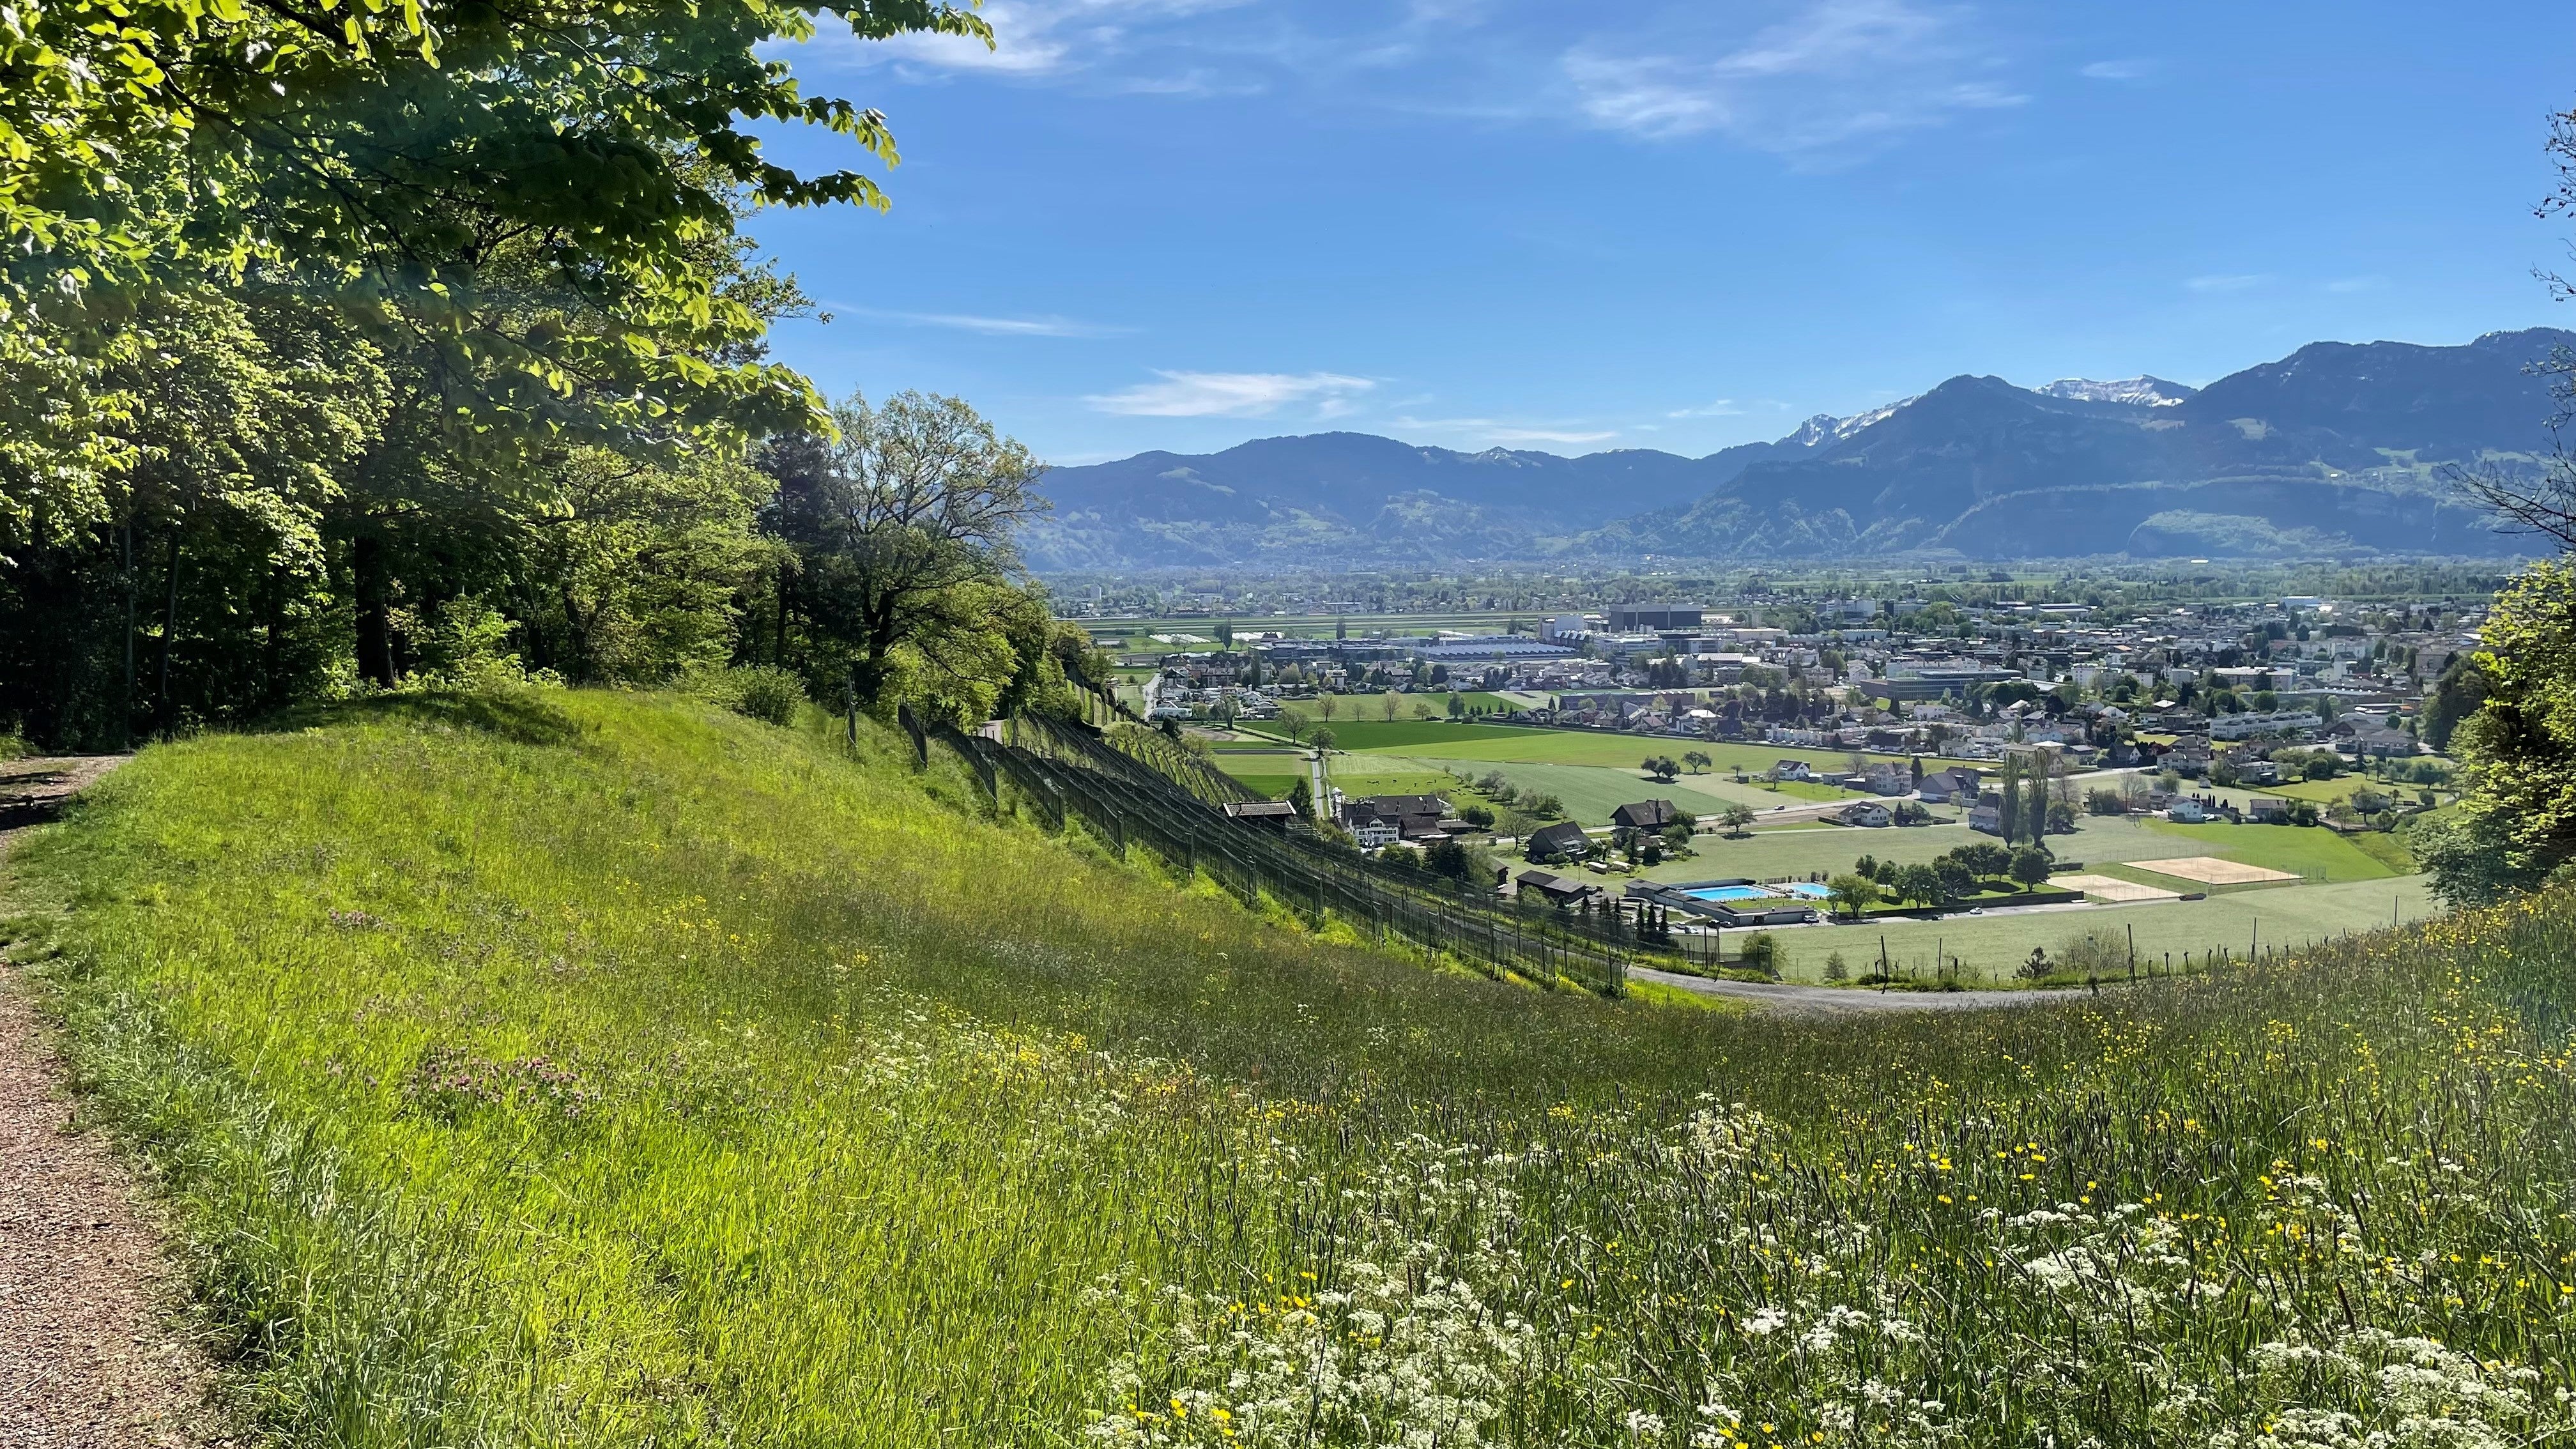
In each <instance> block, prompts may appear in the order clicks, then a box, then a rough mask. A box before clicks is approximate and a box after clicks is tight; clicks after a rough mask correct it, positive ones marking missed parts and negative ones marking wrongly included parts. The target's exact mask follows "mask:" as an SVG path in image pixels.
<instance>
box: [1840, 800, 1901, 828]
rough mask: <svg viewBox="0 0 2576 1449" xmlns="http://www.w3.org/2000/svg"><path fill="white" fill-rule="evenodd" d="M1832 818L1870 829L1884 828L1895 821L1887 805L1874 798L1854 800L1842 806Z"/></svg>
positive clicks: (1846, 823)
mask: <svg viewBox="0 0 2576 1449" xmlns="http://www.w3.org/2000/svg"><path fill="white" fill-rule="evenodd" d="M1834 818H1835V819H1837V820H1840V821H1841V822H1842V823H1844V824H1845V825H1858V826H1862V827H1864V828H1866V829H1870V830H1878V829H1881V828H1884V827H1885V826H1887V825H1890V824H1892V823H1894V821H1895V817H1894V816H1892V815H1890V814H1889V813H1888V811H1887V807H1886V806H1884V805H1881V804H1879V803H1878V802H1877V801H1875V800H1856V801H1854V802H1852V803H1851V804H1849V805H1846V806H1844V807H1843V809H1842V813H1841V814H1839V815H1837V816H1835V817H1834Z"/></svg>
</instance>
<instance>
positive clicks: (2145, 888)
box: [2048, 875, 2182, 905]
mask: <svg viewBox="0 0 2576 1449" xmlns="http://www.w3.org/2000/svg"><path fill="white" fill-rule="evenodd" d="M2048 883H2049V885H2050V886H2051V887H2053V888H2055V889H2058V890H2069V891H2082V892H2084V894H2086V895H2088V896H2092V897H2093V898H2095V899H2096V900H2105V901H2117V902H2119V903H2121V904H2124V905H2125V904H2127V903H2129V902H2131V901H2178V900H2181V899H2182V892H2180V891H2169V890H2166V889H2164V888H2163V887H2161V886H2151V885H2140V884H2138V883H2137V882H2136V881H2133V880H2121V879H2119V878H2117V877H2116V876H2107V875H2061V876H2055V877H2052V878H2051V879H2050V880H2049V882H2048Z"/></svg>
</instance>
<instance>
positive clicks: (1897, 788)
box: [1860, 762, 1914, 795]
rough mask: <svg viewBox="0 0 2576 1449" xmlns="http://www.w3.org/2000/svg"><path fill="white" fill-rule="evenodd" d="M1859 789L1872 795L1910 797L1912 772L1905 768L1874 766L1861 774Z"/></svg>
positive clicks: (1888, 765) (1912, 786) (1885, 764)
mask: <svg viewBox="0 0 2576 1449" xmlns="http://www.w3.org/2000/svg"><path fill="white" fill-rule="evenodd" d="M1860 781H1861V787H1862V788H1863V789H1865V790H1867V791H1869V793H1871V794H1873V795H1911V794H1913V793H1914V771H1913V770H1912V769H1910V768H1909V767H1907V766H1904V765H1897V764H1888V763H1885V762H1882V763H1879V764H1875V765H1872V766H1870V767H1869V769H1868V770H1867V771H1865V772H1863V773H1862V775H1861V777H1860Z"/></svg>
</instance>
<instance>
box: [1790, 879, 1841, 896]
mask: <svg viewBox="0 0 2576 1449" xmlns="http://www.w3.org/2000/svg"><path fill="white" fill-rule="evenodd" d="M1780 889H1782V890H1784V891H1787V892H1788V893H1789V894H1791V895H1793V896H1797V897H1799V898H1800V899H1802V900H1810V901H1829V900H1832V899H1833V898H1834V893H1833V892H1832V891H1830V890H1827V889H1825V888H1824V887H1823V886H1820V885H1818V884H1816V883H1815V882H1814V881H1811V880H1802V881H1792V882H1791V883H1789V884H1788V885H1785V886H1782V887H1780Z"/></svg>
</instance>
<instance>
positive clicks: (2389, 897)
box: [1727, 876, 2576, 1281]
mask: <svg viewBox="0 0 2576 1449" xmlns="http://www.w3.org/2000/svg"><path fill="white" fill-rule="evenodd" d="M2138 878H2139V879H2142V880H2155V877H2153V876H2140V877H2138ZM2158 883H2159V884H2163V885H2165V887H2166V888H2167V889H2171V890H2191V889H2200V887H2196V886H2190V885H2188V884H2186V883H2181V882H2158ZM2439 909H2440V908H2439V905H2438V903H2437V902H2435V901H2434V899H2433V897H2432V894H2431V893H2430V892H2429V891H2427V890H2426V889H2425V885H2424V878H2423V877H2422V876H2400V877H2391V878H2383V879H2379V880H2372V881H2354V882H2349V883H2345V884H2341V885H2318V886H2279V887H2273V888H2269V889H2263V890H2242V891H2220V892H2215V893H2212V894H2211V895H2210V896H2209V898H2208V899H2207V900H2199V901H2163V902H2149V903H2143V904H2139V905H2127V906H2087V907H2084V908H2081V909H2039V910H2031V911H2019V912H2013V913H2010V914H2005V915H1995V914H1988V915H1982V916H1951V917H1948V918H1946V919H1944V920H1939V921H1893V922H1887V923H1884V924H1882V923H1879V922H1871V923H1869V924H1867V925H1858V926H1800V927H1795V928H1792V929H1789V930H1784V931H1779V932H1776V933H1774V935H1775V939H1776V940H1777V941H1778V943H1779V949H1780V951H1781V953H1782V954H1781V957H1780V964H1781V974H1782V975H1783V976H1784V977H1786V978H1788V979H1790V980H1796V981H1821V980H1823V979H1824V967H1825V960H1826V958H1827V957H1828V956H1830V955H1831V954H1832V953H1834V952H1836V951H1840V952H1841V953H1843V958H1844V961H1845V963H1846V965H1847V966H1848V967H1849V969H1850V971H1851V974H1853V975H1855V976H1857V975H1860V974H1861V973H1863V972H1864V971H1867V970H1870V969H1872V968H1873V967H1874V965H1875V963H1876V962H1877V961H1878V959H1879V947H1880V942H1881V940H1882V938H1883V939H1884V940H1885V942H1886V949H1887V953H1888V956H1889V959H1890V960H1891V961H1892V962H1893V963H1895V964H1896V965H1898V966H1901V967H1906V968H1909V969H1911V970H1913V971H1914V972H1915V974H1917V975H1918V976H1920V977H1921V978H1922V979H1925V980H1931V979H1933V978H1934V970H1933V966H1934V962H1935V960H1936V959H1948V960H1952V961H1954V962H1956V963H1959V966H1960V969H1961V970H1963V971H1964V973H1965V976H1966V979H1967V981H1968V982H1969V984H1971V985H1977V986H1988V987H1994V986H2009V985H2011V984H2012V983H2013V980H2014V977H2013V971H2014V968H2015V967H2016V966H2018V965H2019V964H2020V963H2022V962H2024V961H2026V960H2028V959H2029V957H2030V953H2031V949H2032V948H2033V947H2040V948H2044V949H2045V950H2047V952H2048V953H2049V955H2050V956H2052V957H2055V956H2058V955H2060V954H2061V948H2062V947H2064V946H2065V945H2066V944H2067V943H2068V942H2069V941H2070V940H2073V939H2074V938H2076V937H2078V936H2080V935H2083V934H2085V933H2087V932H2094V933H2100V934H2103V935H2105V936H2107V937H2109V938H2111V939H2115V940H2121V941H2124V942H2125V941H2126V940H2127V939H2129V937H2130V936H2131V935H2132V933H2134V935H2135V938H2136V940H2137V945H2138V953H2139V956H2140V958H2141V959H2143V960H2147V961H2152V962H2154V963H2156V964H2157V965H2158V967H2159V968H2161V966H2162V963H2163V961H2164V959H2165V957H2166V955H2167V954H2168V953H2170V954H2171V956H2172V957H2173V960H2174V962H2175V964H2176V966H2177V967H2179V966H2181V965H2182V964H2183V963H2184V960H2185V953H2186V952H2187V953H2189V961H2190V964H2192V965H2193V966H2198V965H2199V964H2200V963H2201V961H2202V960H2203V958H2205V957H2206V956H2207V955H2208V954H2209V953H2210V952H2212V951H2215V950H2219V949H2221V948H2224V949H2226V950H2228V951H2231V952H2233V953H2234V954H2235V955H2236V956H2238V957H2240V958H2241V957H2243V956H2244V955H2245V953H2246V952H2247V951H2249V950H2253V949H2256V948H2257V946H2258V945H2260V944H2263V943H2268V944H2270V945H2272V946H2274V947H2275V948H2279V949H2288V948H2290V947H2293V946H2306V945H2310V944H2313V943H2316V942H2321V941H2331V940H2335V939H2337V938H2340V937H2342V936H2345V935H2347V934H2352V933H2363V934H2367V933H2369V932H2371V931H2373V930H2376V929H2378V928H2381V927H2387V926H2393V925H2396V924H2398V923H2400V922H2405V921H2421V920H2425V919H2428V918H2430V917H2432V916H2433V915H2435V914H2437V913H2438V911H2439ZM1730 934H1732V933H1730ZM1727 949H1728V950H1729V951H1730V952H1731V951H1733V950H1734V949H1736V948H1735V947H1733V946H1730V947H1728V948H1727ZM2571 1281H2576V1280H2571Z"/></svg>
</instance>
